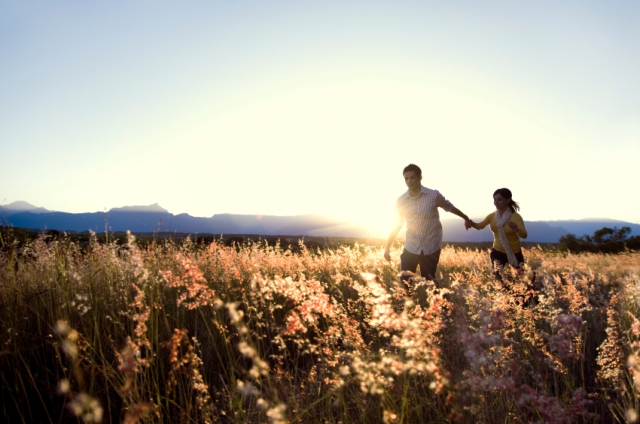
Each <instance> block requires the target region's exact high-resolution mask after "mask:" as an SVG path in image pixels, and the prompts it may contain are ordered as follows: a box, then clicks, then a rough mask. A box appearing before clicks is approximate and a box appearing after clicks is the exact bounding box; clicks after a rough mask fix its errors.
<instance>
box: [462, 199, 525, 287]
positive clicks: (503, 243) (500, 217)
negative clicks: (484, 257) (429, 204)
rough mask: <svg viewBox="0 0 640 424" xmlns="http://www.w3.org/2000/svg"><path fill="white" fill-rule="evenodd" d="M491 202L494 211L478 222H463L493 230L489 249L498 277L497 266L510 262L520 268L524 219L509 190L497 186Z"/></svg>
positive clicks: (476, 227)
mask: <svg viewBox="0 0 640 424" xmlns="http://www.w3.org/2000/svg"><path fill="white" fill-rule="evenodd" d="M493 204H494V205H495V206H496V211H495V212H493V213H490V214H489V215H487V217H486V218H485V219H484V220H483V221H482V222H480V223H475V222H473V221H471V220H469V221H467V222H466V223H465V226H466V227H467V229H468V228H471V227H473V228H475V229H476V230H481V229H483V228H484V227H486V226H487V225H489V226H490V228H491V231H492V232H493V248H492V249H491V262H492V263H493V267H494V269H495V270H496V277H498V278H500V273H499V271H498V270H499V267H498V266H497V265H500V266H502V267H504V266H505V265H506V264H510V265H511V266H513V267H514V268H517V269H521V267H522V265H524V257H523V256H522V250H521V248H520V239H521V238H523V239H526V238H527V230H526V228H524V221H523V220H522V217H521V216H520V214H519V213H518V212H517V211H519V210H520V206H518V204H517V203H516V202H514V201H513V199H512V198H511V190H509V189H508V188H499V189H498V190H496V191H495V193H493Z"/></svg>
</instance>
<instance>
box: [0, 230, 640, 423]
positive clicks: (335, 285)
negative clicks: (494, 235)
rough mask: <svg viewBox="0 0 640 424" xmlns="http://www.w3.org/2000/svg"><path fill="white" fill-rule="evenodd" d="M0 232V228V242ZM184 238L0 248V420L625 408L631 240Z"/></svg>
mask: <svg viewBox="0 0 640 424" xmlns="http://www.w3.org/2000/svg"><path fill="white" fill-rule="evenodd" d="M4 241H5V242H7V240H6V238H5V240H4ZM399 254H400V251H399V250H395V251H393V252H392V256H393V257H394V259H395V261H393V262H392V263H387V262H386V261H384V259H383V258H382V252H381V251H380V250H379V249H378V248H370V247H366V246H362V245H356V246H355V247H342V248H338V249H333V250H324V251H313V252H311V251H308V250H307V249H306V248H304V246H302V249H301V253H292V251H291V250H290V249H288V248H283V247H282V246H280V245H273V246H271V245H267V244H266V243H249V244H244V245H239V246H233V247H225V246H224V245H222V244H220V243H215V242H214V243H211V244H195V243H193V242H191V241H189V240H187V241H185V242H183V243H180V244H176V243H172V242H171V241H167V242H163V243H160V244H156V243H152V244H150V245H149V246H147V247H146V248H145V249H141V248H139V247H138V246H137V244H136V243H135V241H134V240H133V237H131V238H130V242H129V243H128V244H127V245H125V246H119V245H117V244H115V243H107V244H101V243H98V242H97V241H96V240H95V239H93V240H92V241H91V242H90V243H89V245H88V246H86V247H83V248H82V249H81V248H80V246H79V245H78V244H76V243H74V242H71V241H69V240H65V239H60V240H51V239H47V238H46V237H40V238H38V239H37V240H35V241H33V242H31V243H29V244H27V245H24V246H21V247H19V248H18V247H17V246H15V245H11V244H10V243H7V245H6V246H5V248H4V249H3V250H2V253H0V332H1V333H2V334H3V335H4V337H3V338H2V347H1V351H0V369H1V370H2V377H1V378H2V380H1V381H2V384H1V388H0V390H1V396H2V397H1V399H2V410H1V412H0V414H2V418H3V421H4V422H10V423H13V422H27V423H31V422H48V423H54V422H55V423H58V422H86V423H89V422H126V423H135V422H141V423H142V422H145V423H146V422H163V423H174V422H192V423H200V422H203V423H214V422H218V423H235V422H237V423H244V422H272V423H284V422H301V423H316V422H318V423H319V422H326V423H338V422H340V423H376V422H390V423H391V422H398V423H421V422H424V423H427V422H428V423H432V422H485V423H495V422H514V423H515V422H549V423H569V422H602V421H609V422H612V421H620V422H625V421H627V422H633V421H634V420H636V419H637V411H638V409H639V407H640V405H639V402H638V393H639V392H638V384H640V321H638V317H639V313H640V310H639V307H638V305H639V304H640V302H639V296H640V286H639V283H640V282H639V278H638V274H639V271H640V254H638V253H625V254H621V255H616V256H605V255H594V254H582V255H560V254H556V253H553V252H548V251H543V250H539V249H530V250H527V251H526V252H525V257H526V258H527V260H528V264H529V265H528V267H527V268H526V270H525V272H524V273H522V274H514V273H510V272H509V271H508V270H507V271H505V272H506V273H507V276H506V278H504V279H503V281H497V280H496V279H495V278H494V277H493V272H492V269H491V267H490V263H489V259H488V254H487V252H485V251H471V250H462V249H454V248H447V249H445V250H444V251H443V252H442V255H441V263H440V267H439V275H438V280H439V285H440V287H436V286H434V284H433V283H432V282H426V281H424V280H420V279H419V278H416V279H414V284H412V285H411V287H405V286H401V285H400V284H399V278H398V269H397V263H398V256H399Z"/></svg>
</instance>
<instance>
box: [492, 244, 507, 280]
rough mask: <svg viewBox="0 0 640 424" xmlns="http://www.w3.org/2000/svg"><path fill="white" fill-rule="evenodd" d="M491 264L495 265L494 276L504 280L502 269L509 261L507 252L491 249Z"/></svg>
mask: <svg viewBox="0 0 640 424" xmlns="http://www.w3.org/2000/svg"><path fill="white" fill-rule="evenodd" d="M490 257H491V266H493V276H494V277H496V279H497V280H500V281H502V269H503V268H504V267H505V265H506V264H508V263H509V258H508V257H507V254H506V253H502V252H500V251H498V250H496V249H491V254H490Z"/></svg>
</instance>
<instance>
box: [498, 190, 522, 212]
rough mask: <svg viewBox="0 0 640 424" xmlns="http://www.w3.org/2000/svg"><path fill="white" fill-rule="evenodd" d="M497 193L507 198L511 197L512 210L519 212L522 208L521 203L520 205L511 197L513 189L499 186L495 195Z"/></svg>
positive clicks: (510, 205)
mask: <svg viewBox="0 0 640 424" xmlns="http://www.w3.org/2000/svg"><path fill="white" fill-rule="evenodd" d="M496 194H499V195H500V196H502V197H504V198H505V199H509V209H511V212H518V211H519V210H520V205H518V203H517V202H514V201H513V199H512V198H511V197H512V195H511V190H509V189H508V188H499V189H497V190H496V191H494V192H493V195H494V196H495V195H496Z"/></svg>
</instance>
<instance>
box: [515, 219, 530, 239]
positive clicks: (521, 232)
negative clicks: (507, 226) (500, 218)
mask: <svg viewBox="0 0 640 424" xmlns="http://www.w3.org/2000/svg"><path fill="white" fill-rule="evenodd" d="M511 220H512V221H513V222H514V223H515V224H516V227H515V228H512V229H513V231H514V232H515V233H516V234H517V235H518V237H520V238H521V239H526V238H527V236H528V234H527V229H526V228H525V227H524V220H523V219H522V217H521V216H520V214H514V215H512V217H511Z"/></svg>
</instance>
